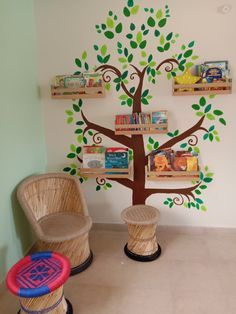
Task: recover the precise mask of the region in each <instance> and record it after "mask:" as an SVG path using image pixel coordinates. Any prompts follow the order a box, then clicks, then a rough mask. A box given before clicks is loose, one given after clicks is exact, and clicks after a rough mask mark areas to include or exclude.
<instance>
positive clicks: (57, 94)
mask: <svg viewBox="0 0 236 314" xmlns="http://www.w3.org/2000/svg"><path fill="white" fill-rule="evenodd" d="M51 95H52V99H78V98H104V97H105V88H104V86H103V85H102V86H101V87H77V88H71V87H57V86H51Z"/></svg>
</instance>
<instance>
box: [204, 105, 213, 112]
mask: <svg viewBox="0 0 236 314" xmlns="http://www.w3.org/2000/svg"><path fill="white" fill-rule="evenodd" d="M211 107H212V105H207V106H206V108H205V110H204V112H205V113H208V112H209V111H210V110H211Z"/></svg>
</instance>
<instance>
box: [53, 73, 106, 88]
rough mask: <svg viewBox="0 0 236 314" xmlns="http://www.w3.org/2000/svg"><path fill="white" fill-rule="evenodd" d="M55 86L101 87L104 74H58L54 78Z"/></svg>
mask: <svg viewBox="0 0 236 314" xmlns="http://www.w3.org/2000/svg"><path fill="white" fill-rule="evenodd" d="M53 86H54V87H62V88H85V87H101V86H102V75H101V74H100V73H88V72H85V73H83V74H81V75H57V76H55V78H54V81H53Z"/></svg>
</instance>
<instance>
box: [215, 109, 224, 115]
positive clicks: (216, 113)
mask: <svg viewBox="0 0 236 314" xmlns="http://www.w3.org/2000/svg"><path fill="white" fill-rule="evenodd" d="M213 113H214V114H215V115H216V116H222V114H223V111H221V110H214V111H213Z"/></svg>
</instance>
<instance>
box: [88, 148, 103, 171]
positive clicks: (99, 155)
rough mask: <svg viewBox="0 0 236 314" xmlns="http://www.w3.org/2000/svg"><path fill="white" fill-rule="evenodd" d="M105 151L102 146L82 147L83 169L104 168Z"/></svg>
mask: <svg viewBox="0 0 236 314" xmlns="http://www.w3.org/2000/svg"><path fill="white" fill-rule="evenodd" d="M105 151H106V148H105V147H104V146H84V147H83V168H92V169H93V168H104V167H105Z"/></svg>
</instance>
